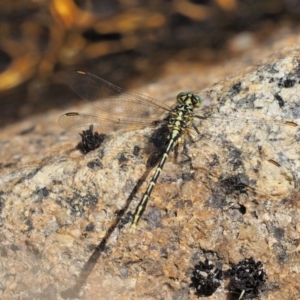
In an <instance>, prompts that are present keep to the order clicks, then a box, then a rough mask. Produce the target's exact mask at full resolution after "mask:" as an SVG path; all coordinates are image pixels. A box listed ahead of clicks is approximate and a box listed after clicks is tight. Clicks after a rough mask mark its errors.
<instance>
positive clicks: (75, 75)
mask: <svg viewBox="0 0 300 300" xmlns="http://www.w3.org/2000/svg"><path fill="white" fill-rule="evenodd" d="M68 83H69V85H70V87H71V88H72V89H73V90H74V91H75V92H76V93H77V94H78V95H79V96H80V97H81V98H83V99H85V100H88V101H89V102H91V103H92V104H93V105H94V106H96V107H98V108H99V109H101V110H102V111H105V112H110V113H111V114H112V115H113V114H116V115H121V116H123V117H126V116H127V117H128V118H131V117H140V118H151V116H153V115H155V117H156V119H157V118H158V117H160V116H161V115H163V114H166V113H168V112H169V111H170V110H171V109H170V108H169V107H168V106H167V105H164V104H162V103H161V102H159V101H157V100H155V99H153V98H151V97H148V96H145V95H141V94H139V93H135V92H131V91H127V90H124V89H122V88H120V87H118V86H116V85H113V84H112V83H110V82H108V81H105V80H103V79H101V78H99V77H97V76H95V75H93V74H90V73H87V72H84V71H72V72H70V73H69V74H68Z"/></svg>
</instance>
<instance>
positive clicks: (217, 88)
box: [0, 50, 300, 300]
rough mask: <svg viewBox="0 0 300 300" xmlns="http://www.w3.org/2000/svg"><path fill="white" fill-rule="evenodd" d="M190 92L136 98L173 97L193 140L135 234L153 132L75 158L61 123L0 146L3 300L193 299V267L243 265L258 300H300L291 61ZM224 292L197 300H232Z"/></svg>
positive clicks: (26, 131) (50, 117)
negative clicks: (191, 115) (189, 118)
mask: <svg viewBox="0 0 300 300" xmlns="http://www.w3.org/2000/svg"><path fill="white" fill-rule="evenodd" d="M201 78H203V74H202V73H193V74H188V75H186V76H185V77H184V78H183V79H181V77H180V76H177V77H169V78H168V79H165V80H164V81H162V82H158V83H156V84H152V85H149V86H148V87H145V89H143V90H142V89H141V90H140V92H141V93H146V94H149V95H151V96H153V97H155V98H158V99H161V100H162V101H164V102H165V103H168V104H170V105H173V104H174V99H175V97H176V94H177V93H178V92H179V91H181V89H182V86H183V85H185V86H187V88H193V90H195V91H197V90H198V91H199V95H200V96H201V97H202V99H203V106H202V108H201V109H199V110H197V111H196V114H197V115H199V116H201V118H196V119H195V123H196V125H197V127H198V129H199V132H200V136H196V135H195V132H194V131H193V130H192V131H191V135H192V137H193V141H191V140H190V139H188V138H186V143H185V148H186V149H185V151H183V149H182V148H183V147H182V145H179V147H178V149H177V151H175V152H176V153H174V152H172V153H173V154H172V155H170V157H169V159H168V161H167V163H166V165H165V168H164V170H163V172H162V174H161V176H160V178H159V180H158V183H157V184H156V186H155V189H154V191H153V194H152V196H151V199H150V201H149V203H148V206H147V209H146V211H145V213H144V215H143V217H142V219H141V221H140V223H139V226H138V228H137V230H136V231H135V232H134V233H131V232H129V227H130V213H134V210H135V207H136V205H137V204H138V202H139V200H140V199H141V196H142V194H143V192H144V191H145V189H146V188H147V184H148V183H149V180H150V178H151V175H152V174H153V172H154V168H155V166H154V163H153V161H155V159H154V158H153V156H155V154H156V156H157V154H159V153H161V146H162V145H163V142H162V140H163V139H162V136H161V135H160V132H159V133H156V134H153V132H155V128H153V127H146V128H144V129H141V130H138V131H129V132H125V133H122V134H118V133H113V134H112V135H110V136H109V138H108V139H107V140H106V141H104V143H103V144H102V145H101V147H100V148H99V149H97V150H94V151H92V152H90V153H88V154H86V155H83V154H81V153H80V152H79V151H78V150H76V149H75V147H76V139H74V137H72V136H70V135H69V134H67V133H65V132H63V131H62V130H61V129H60V128H59V127H58V125H57V123H56V122H57V121H56V120H57V118H58V116H59V115H60V114H62V113H63V112H61V111H60V112H57V111H53V112H49V113H48V114H47V115H45V116H40V117H35V118H33V119H32V120H28V121H26V122H22V123H20V124H16V125H14V126H11V127H8V128H6V129H5V130H3V131H2V132H1V133H0V155H1V156H0V157H1V159H0V213H1V214H0V216H1V219H0V220H1V232H0V237H1V245H0V250H1V251H0V257H1V268H0V278H1V280H0V298H1V299H63V298H64V299H197V298H198V296H197V295H196V294H195V292H196V287H195V286H194V287H191V283H192V280H191V278H192V277H193V274H195V273H193V272H194V270H195V266H196V265H197V264H199V262H204V261H205V259H208V260H209V261H210V262H211V263H212V264H213V265H214V266H217V267H218V269H219V270H222V271H223V272H224V273H226V271H228V270H229V269H230V268H231V266H232V264H234V265H237V264H239V263H240V262H242V261H243V260H245V259H249V258H251V257H252V258H253V259H254V261H256V262H259V261H260V262H261V263H262V268H263V270H264V272H265V273H266V276H267V277H266V280H265V284H264V286H263V287H261V288H260V289H259V291H258V295H257V299H270V300H271V299H274V300H275V299H276V300H277V299H288V300H290V299H300V284H299V282H300V262H299V259H300V253H299V251H300V222H299V221H300V199H299V195H300V191H299V176H300V173H299V172H300V161H299V157H300V145H299V139H300V130H299V126H297V124H300V52H299V51H297V50H293V51H292V50H288V51H286V52H284V55H283V54H282V53H281V54H278V55H275V54H274V55H273V56H272V57H269V58H268V59H267V58H265V60H264V63H262V64H260V66H258V67H253V68H251V69H248V70H245V71H243V72H242V73H239V74H238V75H236V76H234V77H233V76H232V77H230V78H227V79H226V80H223V81H222V82H219V83H217V84H215V85H213V86H210V87H208V88H206V89H204V90H200V87H202V85H201V83H198V82H201V80H202V79H201ZM89 109H90V112H93V113H95V111H94V108H88V107H87V108H85V107H77V108H76V110H77V111H79V110H80V111H81V110H85V111H88V110H89ZM70 110H74V108H72V109H70ZM159 145H160V149H159V147H158V146H159ZM147 166H148V167H147ZM202 275H203V276H204V277H205V274H204V273H203V274H202V273H201V276H202ZM230 280H232V278H230V276H223V278H222V279H221V280H220V286H219V287H218V288H217V289H216V291H214V292H213V293H212V295H211V296H210V297H209V299H218V300H219V299H238V298H239V293H241V292H242V291H241V290H240V291H238V290H237V289H234V287H233V286H232V284H231V283H230ZM247 293H248V292H247V291H244V296H243V297H244V298H243V299H247V295H248V294H247ZM199 297H200V298H201V299H208V295H206V296H205V295H201V292H200V295H199Z"/></svg>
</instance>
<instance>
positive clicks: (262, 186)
mask: <svg viewBox="0 0 300 300" xmlns="http://www.w3.org/2000/svg"><path fill="white" fill-rule="evenodd" d="M196 121H197V120H196ZM198 125H199V126H198V131H199V133H200V135H199V137H198V140H199V146H198V144H197V146H198V147H199V149H202V151H204V152H205V155H207V156H210V159H209V160H211V162H210V164H213V161H217V160H219V164H220V165H222V166H223V167H222V172H224V173H228V174H235V173H236V174H239V173H243V174H245V175H246V177H247V178H248V179H249V185H253V187H254V188H257V189H259V190H266V191H268V192H269V193H273V192H274V191H275V190H276V189H278V190H279V189H282V190H284V188H283V186H285V190H286V191H289V190H290V189H291V188H292V187H293V186H294V185H295V184H296V183H295V182H293V181H294V175H293V165H297V164H298V161H297V159H296V158H297V157H299V153H297V151H298V150H297V147H295V146H294V145H295V140H296V137H297V133H299V126H298V124H296V123H295V122H292V121H271V120H266V121H262V120H257V119H245V118H235V117H231V118H228V117H221V116H220V115H218V116H216V115H215V116H211V117H210V118H208V119H205V120H201V121H200V124H198ZM193 139H194V140H195V137H193ZM217 145H219V146H217ZM212 149H214V150H212ZM220 149H222V150H220ZM219 151H225V154H220V155H218V154H217V156H216V155H214V152H215V153H218V152H219ZM209 153H210V154H209ZM200 156H201V155H200ZM223 156H225V157H226V159H225V161H223V162H222V163H220V161H221V160H222V157H223ZM216 157H218V159H217V158H216ZM216 165H217V163H216ZM226 170H228V171H226ZM268 192H267V193H268Z"/></svg>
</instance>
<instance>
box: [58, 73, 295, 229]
mask: <svg viewBox="0 0 300 300" xmlns="http://www.w3.org/2000/svg"><path fill="white" fill-rule="evenodd" d="M68 83H69V85H70V87H71V88H72V89H73V90H74V91H75V93H76V94H78V95H79V96H80V97H81V98H83V99H85V100H87V101H89V102H90V103H91V104H92V105H93V106H95V107H96V108H97V110H98V111H99V115H91V114H82V113H79V112H68V113H65V114H63V115H62V116H61V117H60V118H59V125H60V126H61V127H62V128H64V129H66V130H70V131H73V132H77V133H78V134H80V133H81V132H82V130H84V129H86V128H88V127H90V126H93V128H94V129H95V131H96V132H99V133H105V134H108V133H110V132H115V131H116V132H124V131H130V130H138V129H141V128H145V127H149V126H152V127H153V126H158V125H162V126H166V128H167V129H168V136H167V137H166V140H165V145H166V146H165V150H164V152H163V154H162V156H161V158H160V161H159V163H158V166H157V167H156V170H155V172H154V175H153V176H152V179H151V180H150V183H149V185H148V188H147V189H146V191H145V192H144V195H143V196H142V198H141V200H140V202H139V204H138V206H137V208H136V211H135V214H134V216H133V221H132V224H131V229H132V230H135V229H136V227H137V225H138V222H139V221H140V219H141V217H142V215H143V213H144V211H145V209H146V206H147V203H148V201H149V199H150V196H151V193H152V191H153V189H154V187H155V185H156V183H157V180H158V178H159V176H160V174H161V172H162V169H163V167H164V165H165V162H166V161H167V158H168V156H169V154H170V152H171V150H172V149H174V148H175V147H176V146H177V145H178V144H179V143H180V142H181V141H182V139H183V138H184V137H185V136H189V137H190V138H191V139H192V140H193V141H196V142H198V141H200V145H202V146H203V145H204V144H205V145H208V146H209V145H211V143H214V142H219V143H222V144H223V145H224V140H225V139H226V138H228V137H229V140H230V135H228V136H225V134H219V135H218V136H217V137H213V133H211V134H210V133H209V134H205V133H204V131H203V130H202V128H206V131H208V132H209V131H212V130H211V129H212V128H215V127H219V128H221V129H222V130H224V129H226V128H227V126H231V127H232V128H234V129H235V131H234V133H233V134H232V136H234V137H235V138H233V139H231V143H236V138H237V137H240V135H241V131H245V128H250V129H248V131H247V132H248V135H246V138H244V139H242V140H241V141H240V142H238V143H237V144H238V145H237V146H236V148H235V150H236V151H235V154H236V153H238V156H241V155H242V154H241V153H244V154H243V157H244V158H247V157H253V153H252V150H249V149H248V145H249V144H253V143H257V144H258V147H256V150H255V154H256V156H258V157H262V156H265V157H267V155H265V154H264V153H263V150H264V148H263V147H262V146H261V145H259V144H260V143H259V142H261V141H263V140H264V139H269V142H270V143H271V148H276V149H281V148H277V147H276V142H278V141H279V143H277V145H279V146H282V145H284V142H283V140H284V138H281V139H278V141H275V139H273V140H272V139H271V138H270V136H272V134H270V131H268V130H266V128H267V129H268V128H273V127H274V128H276V130H277V131H276V132H278V131H279V132H280V133H281V132H284V131H287V132H288V133H290V131H291V130H292V129H294V130H295V132H296V131H297V130H298V129H299V126H298V124H297V123H295V122H293V121H274V120H273V121H270V120H269V121H261V120H259V119H257V118H250V117H249V116H248V117H243V118H241V117H237V116H236V115H233V116H228V115H227V114H226V113H223V114H222V113H217V114H209V116H205V115H202V116H199V115H196V114H195V110H196V109H199V108H201V106H203V104H204V101H203V99H202V98H201V97H200V96H199V95H198V94H196V93H192V92H180V93H179V94H178V95H177V105H175V107H173V108H172V107H170V106H168V105H166V104H164V103H162V102H161V101H158V100H156V99H153V98H151V97H148V96H145V95H142V94H139V93H136V92H133V91H128V90H125V89H122V88H120V87H118V86H116V85H113V84H112V83H110V82H108V81H105V80H104V79H102V78H99V77H97V76H95V75H93V74H90V73H87V72H84V71H72V72H70V73H69V75H68ZM205 123H206V124H208V125H207V126H206V127H205V126H204V124H205ZM198 128H201V130H199V129H198ZM283 128H284V129H283ZM192 130H193V133H191V131H192ZM264 130H265V131H267V134H264V135H262V136H259V135H258V134H257V132H264ZM254 132H255V134H254ZM197 140H198V141H197ZM274 142H275V143H274ZM263 144H264V143H263ZM274 145H275V146H274ZM229 148H230V147H229ZM203 149H204V148H203ZM276 149H275V150H276ZM273 152H274V151H273ZM279 152H280V151H279ZM280 153H281V154H282V153H284V151H281V152H280ZM264 160H265V161H267V162H268V163H270V164H272V165H274V166H275V167H277V168H278V169H279V170H280V171H279V172H281V171H282V170H284V171H286V169H285V168H282V166H281V164H283V163H285V162H286V161H287V160H288V159H286V158H285V157H283V156H282V155H281V156H278V159H273V158H272V156H271V158H265V159H264ZM249 161H250V159H249ZM260 164H261V159H256V160H255V159H254V162H251V163H248V165H247V164H245V165H243V167H245V168H248V170H251V174H252V176H255V174H256V173H259V172H258V171H257V168H259V166H260ZM236 168H238V166H236ZM286 174H288V171H286ZM285 177H288V178H289V179H288V180H290V181H293V179H291V177H292V176H288V175H287V176H285ZM224 182H226V181H223V183H224ZM228 182H229V184H230V181H227V183H228ZM252 183H253V184H254V183H256V180H252V181H251V180H250V181H249V182H248V183H247V185H249V186H250V185H251V184H252Z"/></svg>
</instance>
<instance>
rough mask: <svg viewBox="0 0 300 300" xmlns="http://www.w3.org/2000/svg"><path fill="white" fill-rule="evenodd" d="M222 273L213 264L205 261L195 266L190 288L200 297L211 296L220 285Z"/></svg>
mask: <svg viewBox="0 0 300 300" xmlns="http://www.w3.org/2000/svg"><path fill="white" fill-rule="evenodd" d="M222 278H223V271H222V270H221V269H218V268H216V267H215V266H214V265H213V263H212V262H211V261H210V260H208V259H206V260H205V262H201V261H200V262H199V264H198V265H196V266H195V269H194V271H193V276H192V278H191V280H192V284H191V285H190V287H192V288H194V289H196V291H195V293H196V295H197V296H198V297H200V296H211V295H212V294H213V293H214V292H215V291H216V290H217V288H218V287H219V286H220V285H221V282H222Z"/></svg>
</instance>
